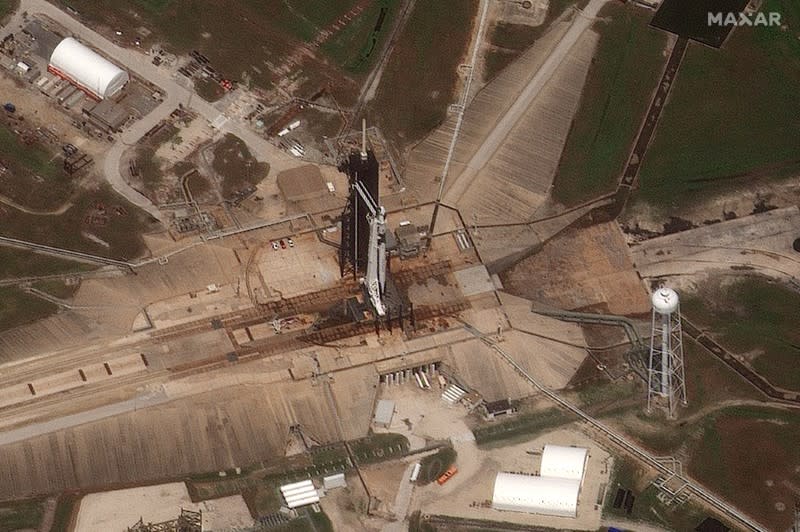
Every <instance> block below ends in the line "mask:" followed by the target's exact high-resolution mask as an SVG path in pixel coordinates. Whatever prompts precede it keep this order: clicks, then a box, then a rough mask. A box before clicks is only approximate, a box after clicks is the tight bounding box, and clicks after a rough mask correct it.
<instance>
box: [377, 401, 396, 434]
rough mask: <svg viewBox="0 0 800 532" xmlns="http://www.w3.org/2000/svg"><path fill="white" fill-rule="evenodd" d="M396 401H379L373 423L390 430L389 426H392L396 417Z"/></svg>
mask: <svg viewBox="0 0 800 532" xmlns="http://www.w3.org/2000/svg"><path fill="white" fill-rule="evenodd" d="M394 411H395V406H394V401H390V400H388V399H381V400H380V401H378V406H377V407H376V408H375V417H374V418H373V419H372V422H373V423H375V425H376V426H378V427H383V428H385V429H388V428H389V426H390V425H391V424H392V418H393V417H394Z"/></svg>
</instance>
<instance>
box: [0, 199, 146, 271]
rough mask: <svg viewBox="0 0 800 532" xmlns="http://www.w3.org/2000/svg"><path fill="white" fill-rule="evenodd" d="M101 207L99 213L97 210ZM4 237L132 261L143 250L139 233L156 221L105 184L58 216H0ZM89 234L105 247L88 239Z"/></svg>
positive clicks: (73, 201) (20, 213)
mask: <svg viewBox="0 0 800 532" xmlns="http://www.w3.org/2000/svg"><path fill="white" fill-rule="evenodd" d="M98 207H102V211H100V210H99V209H98ZM0 223H1V224H2V229H1V230H0V233H2V235H3V236H9V237H13V238H20V239H24V240H29V241H32V242H37V243H39V244H46V245H50V246H56V247H61V248H66V249H73V250H77V251H84V252H86V253H93V254H96V255H102V256H106V257H113V258H117V259H133V258H135V257H138V256H139V255H141V254H142V252H143V251H144V243H143V241H142V238H141V233H143V232H145V231H147V230H148V229H149V228H150V227H151V226H152V225H151V224H155V223H156V221H155V220H152V219H151V218H150V216H149V215H147V214H146V213H145V212H143V211H141V210H139V209H138V208H137V207H135V206H134V205H132V204H130V203H128V202H127V201H126V200H125V199H124V198H122V197H121V196H118V195H117V194H116V193H115V192H114V191H113V190H111V188H110V187H109V186H108V185H105V184H104V185H101V186H100V187H99V188H97V189H94V190H84V191H82V192H81V193H80V194H79V195H78V196H76V197H75V198H73V200H72V206H71V207H70V208H69V209H68V210H67V211H66V212H64V214H61V215H57V216H36V215H32V214H26V213H23V212H15V213H14V215H13V216H5V217H3V216H2V215H0ZM87 235H92V236H94V237H96V238H97V239H100V240H101V241H102V242H105V245H104V244H102V243H100V242H97V241H95V240H92V239H90V238H88V237H87Z"/></svg>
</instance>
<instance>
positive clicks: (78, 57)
mask: <svg viewBox="0 0 800 532" xmlns="http://www.w3.org/2000/svg"><path fill="white" fill-rule="evenodd" d="M47 70H48V71H49V72H52V73H53V74H55V75H57V76H59V77H61V78H64V79H66V80H67V81H69V82H70V83H72V84H74V85H76V86H77V87H78V88H80V89H81V90H83V91H84V92H86V93H87V94H89V96H92V97H94V98H96V99H98V100H102V99H104V98H109V97H111V96H114V95H115V94H116V93H118V92H119V91H120V90H121V89H122V87H124V86H125V84H126V83H128V81H130V76H128V73H127V72H125V71H124V70H122V69H121V68H119V67H118V66H117V65H115V64H114V63H112V62H111V61H109V60H107V59H105V58H104V57H101V56H100V55H99V54H97V53H96V52H94V51H93V50H91V49H89V48H87V47H86V46H84V45H83V44H81V43H79V42H78V41H77V40H75V39H73V38H72V37H67V38H66V39H64V40H63V41H61V42H60V43H58V46H56V48H55V50H53V53H52V55H51V56H50V63H49V64H48V66H47Z"/></svg>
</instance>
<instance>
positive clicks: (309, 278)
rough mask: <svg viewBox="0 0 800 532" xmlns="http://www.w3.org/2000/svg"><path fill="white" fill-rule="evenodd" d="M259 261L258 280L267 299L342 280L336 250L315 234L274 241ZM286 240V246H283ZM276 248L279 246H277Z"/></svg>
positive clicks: (315, 288) (314, 289)
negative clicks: (320, 240)
mask: <svg viewBox="0 0 800 532" xmlns="http://www.w3.org/2000/svg"><path fill="white" fill-rule="evenodd" d="M272 242H274V243H275V244H277V245H276V246H273V245H269V246H268V247H267V248H266V249H265V250H264V252H263V253H261V255H260V257H259V261H258V268H257V271H258V276H259V281H260V284H261V286H262V289H263V290H264V293H265V294H266V295H267V298H268V299H277V298H280V297H284V298H288V297H293V296H297V295H300V294H306V293H308V292H314V291H316V290H321V289H323V288H326V287H329V286H332V285H333V284H335V283H336V282H337V281H338V280H339V279H340V272H339V262H338V257H337V250H336V249H335V248H333V247H331V246H326V245H325V244H322V243H320V242H319V241H318V240H317V238H316V237H315V236H314V235H303V236H300V237H295V238H293V239H292V242H293V243H294V245H290V244H289V238H283V239H276V240H273V241H272ZM281 242H283V245H281ZM275 247H277V249H275Z"/></svg>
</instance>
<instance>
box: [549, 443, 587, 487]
mask: <svg viewBox="0 0 800 532" xmlns="http://www.w3.org/2000/svg"><path fill="white" fill-rule="evenodd" d="M588 456H589V450H588V449H585V448H583V447H564V446H563V445H545V446H544V452H543V453H542V466H541V467H540V468H539V474H540V475H541V476H543V477H554V478H566V479H569V480H580V481H582V480H583V474H584V472H585V471H586V460H587V459H588Z"/></svg>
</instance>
